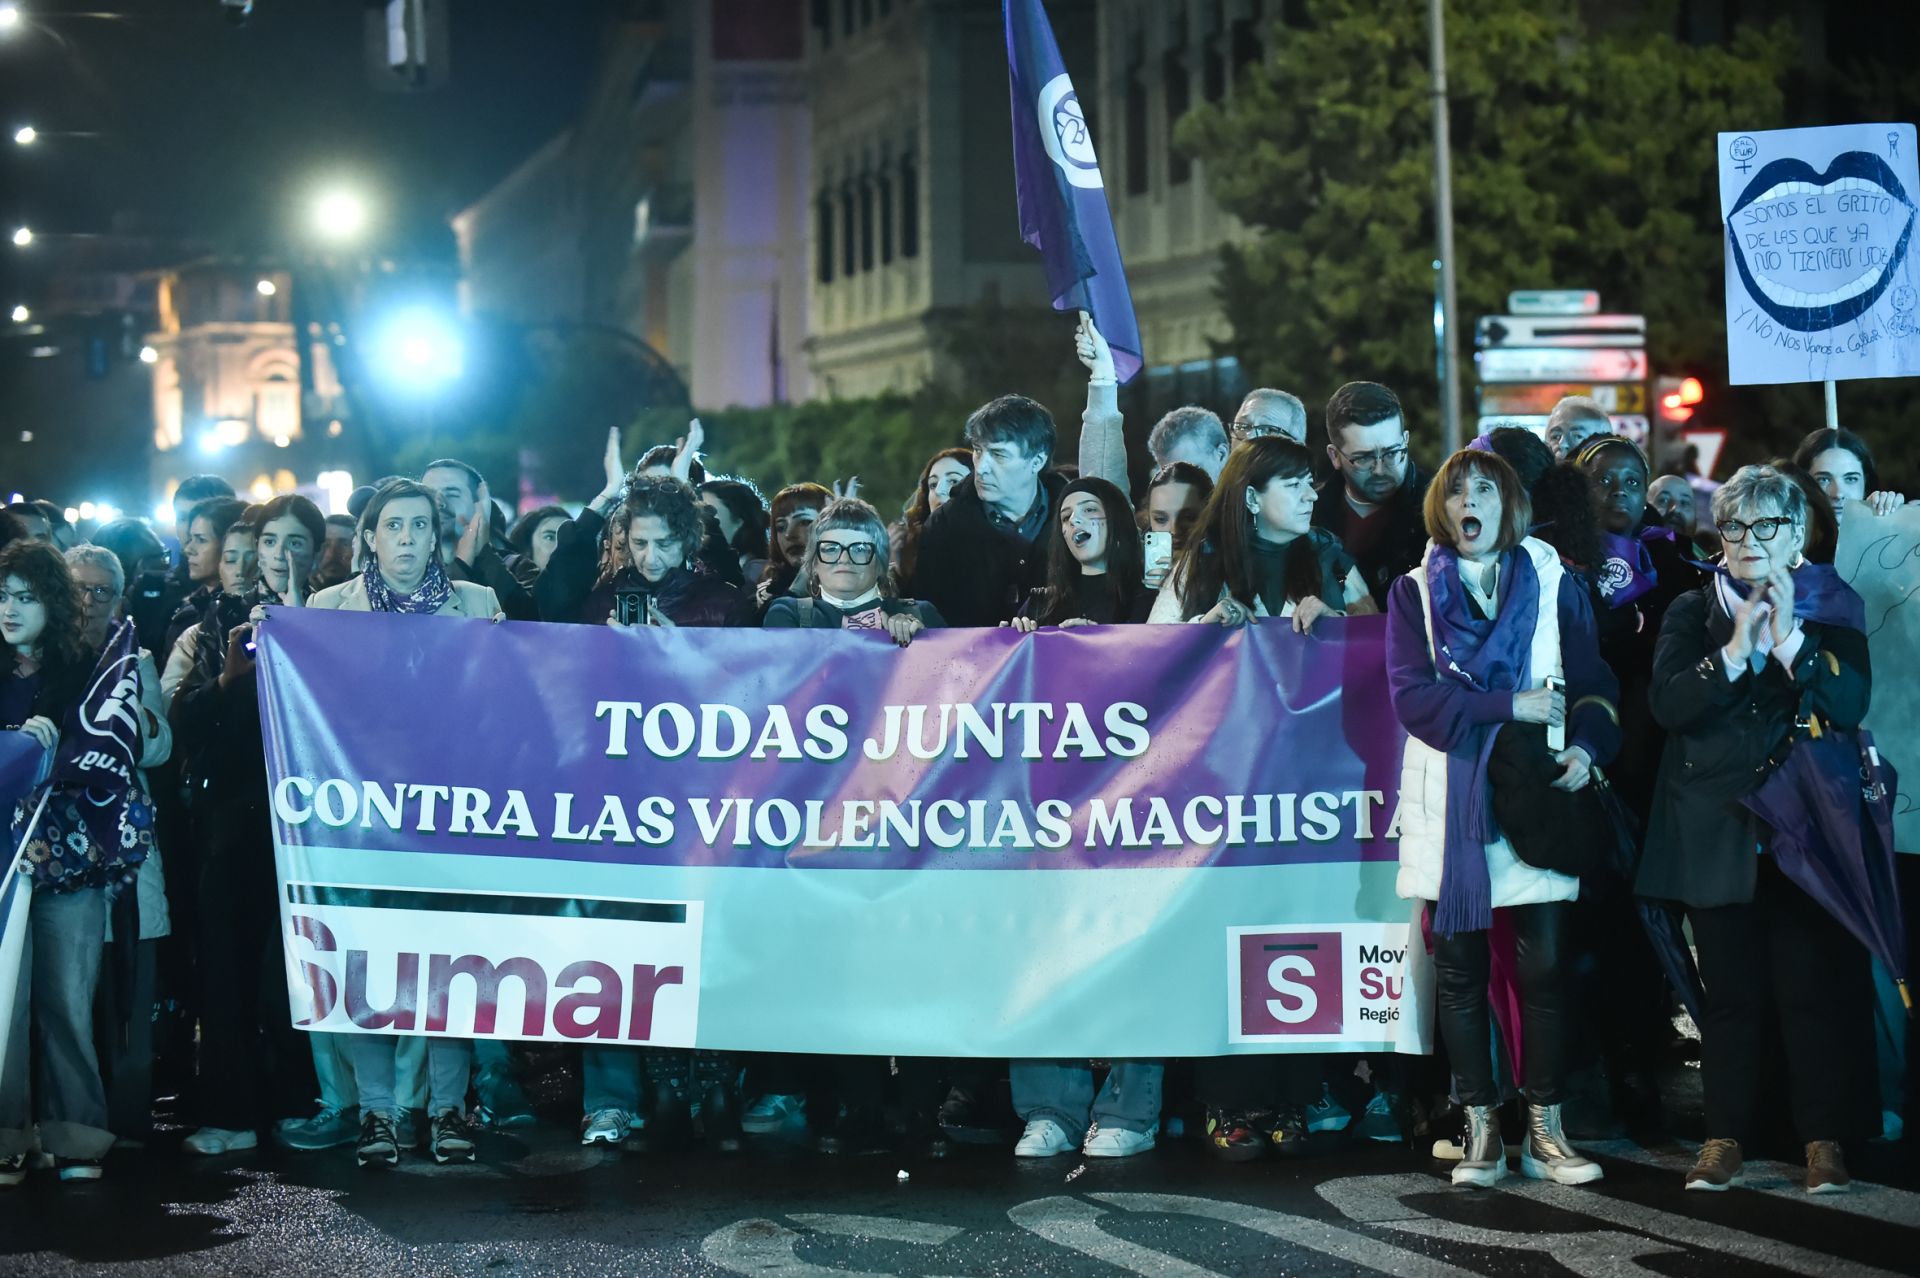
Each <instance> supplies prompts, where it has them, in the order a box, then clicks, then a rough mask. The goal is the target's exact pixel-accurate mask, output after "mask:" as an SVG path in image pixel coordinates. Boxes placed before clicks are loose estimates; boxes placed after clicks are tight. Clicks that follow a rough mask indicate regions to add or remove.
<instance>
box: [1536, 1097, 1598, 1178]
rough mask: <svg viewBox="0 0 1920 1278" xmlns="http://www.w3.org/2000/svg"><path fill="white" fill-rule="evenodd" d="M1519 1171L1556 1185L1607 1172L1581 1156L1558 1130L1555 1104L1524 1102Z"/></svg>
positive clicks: (1595, 1176) (1558, 1116) (1557, 1115)
mask: <svg viewBox="0 0 1920 1278" xmlns="http://www.w3.org/2000/svg"><path fill="white" fill-rule="evenodd" d="M1520 1171H1521V1173H1522V1174H1523V1175H1526V1176H1530V1177H1532V1178H1533V1179H1534V1180H1550V1181H1553V1182H1554V1183H1555V1184H1559V1185H1586V1184H1591V1183H1592V1182H1594V1181H1596V1180H1599V1179H1600V1178H1601V1177H1602V1176H1603V1175H1605V1174H1606V1173H1605V1172H1603V1171H1601V1170H1600V1164H1599V1163H1596V1162H1594V1161H1593V1160H1592V1159H1591V1158H1585V1157H1582V1156H1581V1154H1580V1153H1579V1151H1577V1150H1575V1149H1574V1147H1573V1146H1572V1145H1571V1144H1569V1143H1568V1142H1567V1134H1566V1133H1565V1132H1564V1131H1562V1130H1560V1107H1559V1106H1558V1105H1533V1104H1529V1105H1528V1106H1527V1139H1526V1143H1525V1144H1523V1145H1521V1146H1520Z"/></svg>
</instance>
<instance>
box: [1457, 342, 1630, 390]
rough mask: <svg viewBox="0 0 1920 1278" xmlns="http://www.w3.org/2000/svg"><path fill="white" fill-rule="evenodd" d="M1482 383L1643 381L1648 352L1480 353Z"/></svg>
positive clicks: (1537, 350) (1552, 349)
mask: <svg viewBox="0 0 1920 1278" xmlns="http://www.w3.org/2000/svg"><path fill="white" fill-rule="evenodd" d="M1473 360H1474V363H1475V364H1477V365H1478V366H1479V369H1480V380H1481V381H1482V382H1643V381H1645V380H1646V379H1647V353H1646V351H1644V350H1615V349H1612V348H1599V349H1581V348H1578V347H1544V348H1528V349H1511V348H1509V349H1501V350H1490V351H1479V352H1477V353H1476V354H1475V355H1474V357H1473Z"/></svg>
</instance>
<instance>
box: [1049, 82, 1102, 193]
mask: <svg viewBox="0 0 1920 1278" xmlns="http://www.w3.org/2000/svg"><path fill="white" fill-rule="evenodd" d="M1039 107H1040V138H1041V141H1042V142H1044V143H1045V144H1046V148H1047V154H1048V155H1049V156H1051V157H1052V158H1053V162H1054V163H1055V164H1057V165H1059V166H1060V171H1061V172H1062V173H1065V174H1066V175H1067V181H1069V182H1071V183H1073V184H1074V185H1075V186H1083V187H1087V188H1089V189H1093V190H1098V189H1099V187H1100V161H1099V160H1098V159H1097V158H1095V156H1094V154H1093V133H1092V131H1091V130H1089V129H1088V128H1087V116H1086V112H1084V111H1082V110H1081V109H1080V95H1079V94H1077V93H1075V92H1074V91H1073V81H1072V79H1070V78H1069V77H1068V76H1067V75H1066V73H1065V72H1062V73H1061V74H1059V75H1056V76H1055V77H1053V79H1051V80H1049V81H1047V84H1046V87H1045V88H1043V89H1041V90H1040V100H1039Z"/></svg>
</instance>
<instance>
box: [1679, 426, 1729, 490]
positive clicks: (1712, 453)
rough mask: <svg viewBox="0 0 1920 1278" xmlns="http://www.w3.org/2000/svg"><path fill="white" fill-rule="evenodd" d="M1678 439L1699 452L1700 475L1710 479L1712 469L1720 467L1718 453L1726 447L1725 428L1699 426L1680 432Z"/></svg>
mask: <svg viewBox="0 0 1920 1278" xmlns="http://www.w3.org/2000/svg"><path fill="white" fill-rule="evenodd" d="M1680 438H1681V440H1682V441H1683V442H1685V443H1688V444H1692V445H1693V446H1694V447H1695V448H1697V449H1699V450H1700V473H1701V474H1702V475H1705V476H1706V477H1707V478H1708V479H1712V478H1713V472H1714V469H1715V468H1716V467H1718V466H1719V465H1720V453H1721V452H1722V450H1724V449H1725V448H1726V446H1727V428H1726V427H1724V426H1699V427H1695V428H1694V429H1692V430H1683V431H1681V432H1680Z"/></svg>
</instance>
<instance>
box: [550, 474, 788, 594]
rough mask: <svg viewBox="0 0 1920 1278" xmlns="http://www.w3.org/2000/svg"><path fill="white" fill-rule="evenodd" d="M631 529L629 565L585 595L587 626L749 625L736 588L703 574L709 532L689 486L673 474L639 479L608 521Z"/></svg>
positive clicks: (621, 565)
mask: <svg viewBox="0 0 1920 1278" xmlns="http://www.w3.org/2000/svg"><path fill="white" fill-rule="evenodd" d="M608 523H609V526H611V525H613V524H616V523H617V524H619V525H620V526H622V527H624V528H625V529H626V537H625V545H626V561H625V562H624V563H622V564H620V565H618V566H617V567H615V569H614V571H613V574H612V575H611V576H609V577H607V578H606V579H605V580H604V581H602V582H601V583H600V584H599V585H597V586H595V587H594V589H593V590H592V591H591V592H590V593H589V594H588V595H587V598H586V602H585V603H584V604H582V605H581V607H580V610H579V615H578V616H577V617H575V618H574V620H575V621H577V622H579V623H581V624H583V625H590V626H594V625H618V626H737V625H748V624H751V620H750V618H748V617H747V615H746V613H745V604H744V601H743V599H742V597H741V594H740V591H739V589H738V588H737V587H734V586H730V585H728V584H727V583H726V582H724V581H721V580H719V579H718V578H715V577H712V576H709V575H708V574H706V573H702V572H697V571H695V568H694V556H695V555H696V554H697V553H698V552H699V549H700V544H701V539H702V538H703V537H704V535H705V532H706V526H705V524H704V522H703V521H702V519H701V514H700V501H699V498H697V497H696V496H695V495H694V491H693V488H692V486H691V485H689V484H688V483H687V482H686V481H685V480H682V479H675V478H674V477H673V476H671V475H641V476H639V477H637V478H636V479H635V480H634V481H633V483H632V485H631V486H630V487H629V488H628V489H627V497H626V501H625V502H623V503H622V504H621V507H620V509H619V510H618V511H616V512H614V516H613V518H612V519H611V520H609V521H608Z"/></svg>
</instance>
